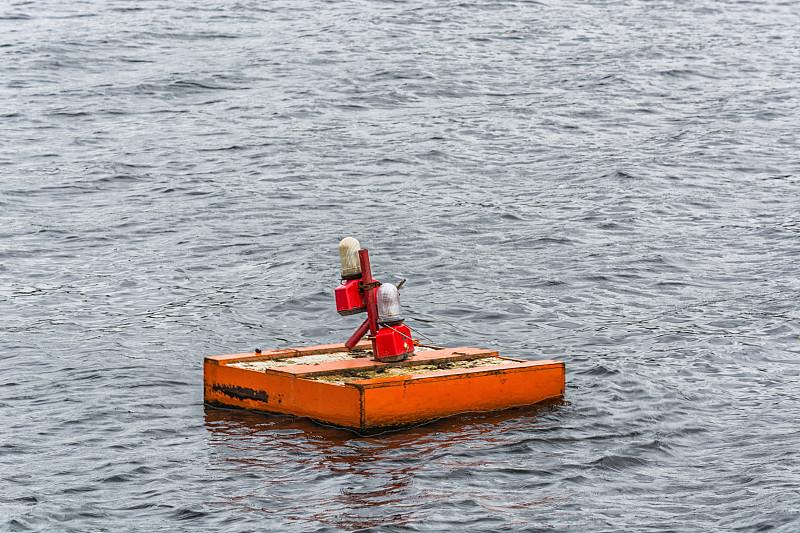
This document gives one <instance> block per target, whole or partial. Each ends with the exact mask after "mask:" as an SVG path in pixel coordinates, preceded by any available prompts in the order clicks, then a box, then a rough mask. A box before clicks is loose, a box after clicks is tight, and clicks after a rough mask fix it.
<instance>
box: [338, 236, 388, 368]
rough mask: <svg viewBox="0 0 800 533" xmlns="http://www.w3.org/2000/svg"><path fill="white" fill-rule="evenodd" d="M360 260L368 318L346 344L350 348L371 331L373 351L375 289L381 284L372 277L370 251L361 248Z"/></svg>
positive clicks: (376, 307)
mask: <svg viewBox="0 0 800 533" xmlns="http://www.w3.org/2000/svg"><path fill="white" fill-rule="evenodd" d="M358 260H359V261H360V263H361V286H362V288H363V291H364V303H365V304H366V308H367V319H366V320H365V321H364V323H363V324H361V325H360V326H359V327H358V329H357V330H356V331H355V333H353V334H352V335H351V336H350V338H349V339H347V342H345V343H344V344H345V346H347V349H348V350H352V349H353V347H354V346H355V345H356V344H358V341H360V340H361V338H362V337H363V336H364V335H365V334H366V333H367V331H369V333H370V337H371V339H370V340H371V341H372V353H373V354H376V353H378V352H377V351H376V344H375V336H376V335H377V334H378V301H377V299H376V298H375V289H376V288H377V287H378V285H380V282H379V281H377V280H374V279H372V268H371V267H370V265H369V251H368V250H359V251H358Z"/></svg>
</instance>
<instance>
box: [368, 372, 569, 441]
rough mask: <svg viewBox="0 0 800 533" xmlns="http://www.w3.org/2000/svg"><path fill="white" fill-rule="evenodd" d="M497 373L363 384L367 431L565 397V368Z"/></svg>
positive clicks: (410, 378) (475, 373) (455, 373)
mask: <svg viewBox="0 0 800 533" xmlns="http://www.w3.org/2000/svg"><path fill="white" fill-rule="evenodd" d="M503 367H504V368H495V369H492V370H482V369H470V371H449V372H445V373H442V374H439V375H436V376H409V377H407V378H405V379H402V381H399V379H400V378H398V381H395V383H396V384H395V385H392V384H391V383H390V382H389V381H388V380H380V381H378V380H369V381H372V382H374V383H367V380H365V381H364V382H362V383H363V385H362V386H363V390H364V397H363V401H364V406H363V409H364V420H363V426H362V429H368V428H375V427H383V426H396V425H403V424H414V423H421V422H424V421H426V420H432V419H435V418H440V417H443V416H448V415H453V414H457V413H464V412H470V411H490V410H497V409H507V408H509V407H517V406H522V405H530V404H534V403H537V402H540V401H543V400H546V399H548V398H557V397H560V396H563V394H564V363H561V362H556V361H537V362H532V363H526V364H523V365H519V366H516V367H514V368H508V367H506V365H503Z"/></svg>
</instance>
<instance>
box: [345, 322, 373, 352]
mask: <svg viewBox="0 0 800 533" xmlns="http://www.w3.org/2000/svg"><path fill="white" fill-rule="evenodd" d="M367 331H369V318H367V319H364V323H363V324H361V325H360V326H358V329H357V330H356V332H355V333H353V334H352V335H351V336H350V338H349V339H347V342H345V343H344V345H345V346H347V349H348V350H352V349H353V348H354V347H355V345H356V344H358V341H360V340H361V338H362V337H363V336H364V335H366V334H367Z"/></svg>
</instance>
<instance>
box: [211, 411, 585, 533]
mask: <svg viewBox="0 0 800 533" xmlns="http://www.w3.org/2000/svg"><path fill="white" fill-rule="evenodd" d="M562 405H564V403H563V402H562V401H553V402H549V403H547V404H543V405H537V406H529V407H524V408H516V409H508V410H504V411H496V412H489V413H468V414H463V415H458V416H453V417H448V418H443V419H439V420H436V421H433V422H430V423H428V424H425V425H422V426H418V427H414V428H410V429H406V430H403V431H397V432H389V433H385V434H382V435H377V436H359V435H356V434H355V433H353V432H351V431H348V430H344V429H340V428H334V427H327V426H323V425H320V424H317V423H315V422H312V421H311V420H308V419H305V418H296V417H287V416H272V415H269V414H264V413H257V412H252V411H245V410H224V409H216V408H209V407H207V408H206V410H205V426H206V428H207V430H208V443H209V449H210V450H209V466H208V467H209V469H210V470H213V471H215V472H217V473H218V475H223V476H224V475H225V474H227V475H229V476H230V477H231V478H235V479H241V478H242V477H247V478H251V479H252V481H253V483H252V486H251V490H250V491H249V494H248V495H247V496H246V497H243V496H242V494H237V496H236V497H235V498H225V497H222V496H221V497H219V498H218V499H217V500H215V501H214V502H210V503H213V504H214V505H215V506H217V505H219V506H226V507H229V508H230V507H238V508H242V509H243V510H245V509H246V510H247V511H248V512H250V511H253V510H254V509H259V510H260V512H264V513H270V511H271V509H272V508H273V506H279V507H280V508H281V510H282V514H283V515H284V516H292V515H296V516H303V517H304V520H306V521H307V520H311V521H312V522H316V523H319V524H320V525H323V524H324V525H329V526H332V527H337V528H342V529H346V530H352V529H359V528H367V527H375V526H380V525H386V524H392V525H395V526H400V525H404V524H412V523H417V522H419V521H421V520H423V521H424V520H427V519H428V518H429V514H430V510H431V509H433V508H439V507H441V506H443V505H444V506H445V507H450V506H453V507H454V508H455V509H461V511H460V512H466V513H481V514H482V515H484V519H485V518H486V517H492V516H495V517H499V518H500V519H502V520H503V523H505V524H512V523H516V522H518V521H519V517H517V518H515V517H514V516H515V514H517V513H518V512H520V511H527V510H529V509H531V508H532V507H536V506H537V505H541V504H546V503H553V502H555V501H559V502H565V501H568V500H569V497H570V493H569V491H561V492H560V493H558V494H547V495H544V494H542V493H540V492H538V491H518V492H516V494H515V495H513V496H512V495H510V494H509V493H504V495H502V496H500V495H499V494H498V493H496V492H495V491H494V490H493V487H492V483H486V482H483V481H481V482H478V483H470V482H469V481H476V480H478V481H480V480H481V478H483V477H485V476H487V475H490V476H492V477H495V478H496V477H498V476H499V477H501V478H508V479H509V482H510V480H511V479H513V478H518V479H519V481H520V483H524V482H523V480H530V478H531V475H535V473H536V472H537V471H540V472H545V471H547V470H548V469H551V468H554V467H558V465H559V460H558V457H557V455H554V454H553V453H552V452H550V451H543V452H541V453H539V454H531V453H530V449H529V448H528V447H526V445H525V443H524V442H523V441H524V438H523V437H522V435H524V434H529V432H530V431H531V430H536V429H540V428H544V427H546V426H547V422H543V421H542V420H541V418H542V415H543V414H545V415H546V414H547V413H549V412H551V411H552V410H554V409H555V410H557V409H559V407H560V406H562ZM515 449H516V451H515ZM498 454H500V455H498ZM508 454H511V456H512V457H514V456H516V457H518V458H519V461H518V462H517V461H515V462H509V461H508V460H507V457H508ZM501 456H502V457H501ZM476 462H477V463H479V466H477V467H476ZM465 481H466V483H465ZM296 491H303V492H304V493H307V494H313V501H311V502H308V501H297V500H296V499H295V498H293V497H292V494H296ZM515 496H516V497H515ZM317 506H319V507H320V508H321V509H324V510H322V511H320V512H314V509H315V508H316V507H317ZM332 509H333V510H334V512H331V510H332ZM519 523H522V522H519Z"/></svg>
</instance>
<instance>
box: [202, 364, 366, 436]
mask: <svg viewBox="0 0 800 533" xmlns="http://www.w3.org/2000/svg"><path fill="white" fill-rule="evenodd" d="M204 382H205V395H204V396H205V401H206V402H208V403H210V404H212V405H222V406H227V407H241V408H245V409H254V410H257V411H269V412H272V413H281V414H290V415H295V416H307V417H310V418H314V419H317V420H322V421H325V422H330V423H332V424H337V425H341V426H346V427H356V428H357V427H360V426H361V392H360V391H359V390H358V389H356V388H354V387H345V386H343V385H336V384H331V383H322V382H319V381H310V380H304V379H297V378H295V377H294V376H291V375H287V374H285V373H282V372H269V371H268V372H254V371H252V370H246V369H243V368H237V367H229V366H225V365H220V364H214V363H209V362H208V361H207V362H206V364H205V365H204Z"/></svg>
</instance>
